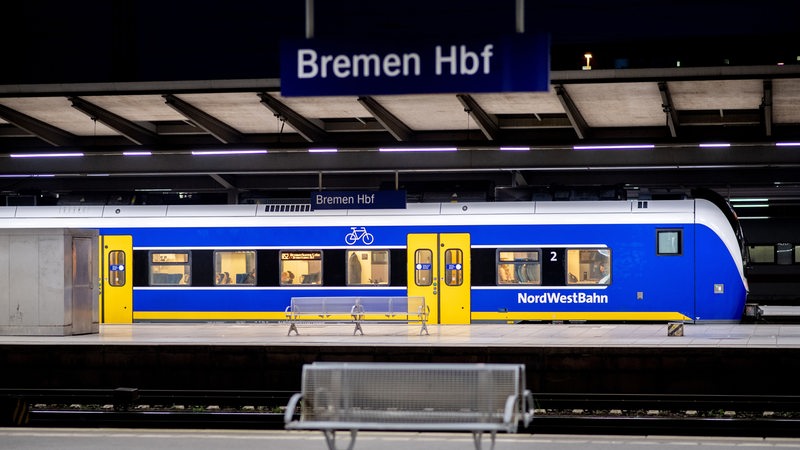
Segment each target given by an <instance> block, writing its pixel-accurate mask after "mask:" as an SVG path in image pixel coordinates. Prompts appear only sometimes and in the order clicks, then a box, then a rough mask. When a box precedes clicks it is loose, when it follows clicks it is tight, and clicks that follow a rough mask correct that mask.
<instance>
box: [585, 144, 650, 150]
mask: <svg viewBox="0 0 800 450" xmlns="http://www.w3.org/2000/svg"><path fill="white" fill-rule="evenodd" d="M652 148H656V146H655V144H632V145H575V146H573V147H572V149H573V150H648V149H652Z"/></svg>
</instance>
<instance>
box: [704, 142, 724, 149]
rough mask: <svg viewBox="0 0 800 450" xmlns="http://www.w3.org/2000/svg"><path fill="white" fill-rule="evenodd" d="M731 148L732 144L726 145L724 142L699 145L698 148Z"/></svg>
mask: <svg viewBox="0 0 800 450" xmlns="http://www.w3.org/2000/svg"><path fill="white" fill-rule="evenodd" d="M730 146H731V144H727V143H724V142H719V143H709V144H700V145H698V147H700V148H727V147H730Z"/></svg>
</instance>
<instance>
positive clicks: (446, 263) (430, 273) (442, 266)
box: [408, 233, 471, 324]
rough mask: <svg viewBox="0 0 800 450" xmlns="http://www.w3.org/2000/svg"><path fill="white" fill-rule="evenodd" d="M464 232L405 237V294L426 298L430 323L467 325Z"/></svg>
mask: <svg viewBox="0 0 800 450" xmlns="http://www.w3.org/2000/svg"><path fill="white" fill-rule="evenodd" d="M470 280H471V275H470V239H469V234H467V233H442V234H437V233H425V234H409V235H408V295H409V296H421V297H425V303H426V304H427V305H428V306H429V307H430V309H431V315H430V323H439V324H469V323H470V312H471V310H470Z"/></svg>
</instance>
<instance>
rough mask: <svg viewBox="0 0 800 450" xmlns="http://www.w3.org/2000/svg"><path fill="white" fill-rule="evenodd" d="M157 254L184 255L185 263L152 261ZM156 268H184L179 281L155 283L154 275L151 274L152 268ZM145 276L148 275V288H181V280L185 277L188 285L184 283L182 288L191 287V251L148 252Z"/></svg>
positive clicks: (153, 273)
mask: <svg viewBox="0 0 800 450" xmlns="http://www.w3.org/2000/svg"><path fill="white" fill-rule="evenodd" d="M159 254H176V255H178V254H180V255H186V261H185V262H184V261H181V262H174V261H153V256H154V255H159ZM158 266H161V267H178V266H182V267H183V268H184V270H183V275H182V276H181V279H180V280H178V282H177V283H156V282H155V279H154V275H156V273H155V272H153V268H154V267H158ZM167 274H172V273H171V272H167ZM147 275H148V281H149V283H150V284H149V285H150V286H181V285H183V284H182V283H181V280H182V279H183V278H184V277H186V276H188V277H189V280H188V283H186V284H185V285H183V286H186V285H188V286H191V284H192V251H191V250H149V251H148V252H147Z"/></svg>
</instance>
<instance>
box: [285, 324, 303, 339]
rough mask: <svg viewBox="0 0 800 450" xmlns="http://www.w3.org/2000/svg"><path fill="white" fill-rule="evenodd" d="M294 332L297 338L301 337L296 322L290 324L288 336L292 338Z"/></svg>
mask: <svg viewBox="0 0 800 450" xmlns="http://www.w3.org/2000/svg"><path fill="white" fill-rule="evenodd" d="M292 330H294V334H295V336H299V335H300V332H299V331H297V324H296V323H294V322H292V323H291V324H289V332H288V333H286V335H287V336H291V335H292Z"/></svg>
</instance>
